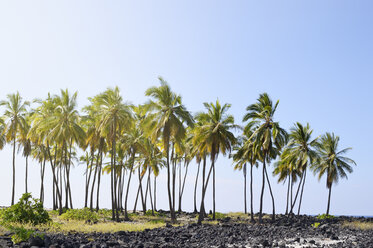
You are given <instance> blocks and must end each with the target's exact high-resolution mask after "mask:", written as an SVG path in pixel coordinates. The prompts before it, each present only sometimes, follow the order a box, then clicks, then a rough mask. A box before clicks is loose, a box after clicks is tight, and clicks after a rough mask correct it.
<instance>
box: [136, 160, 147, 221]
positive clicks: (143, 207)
mask: <svg viewBox="0 0 373 248" xmlns="http://www.w3.org/2000/svg"><path fill="white" fill-rule="evenodd" d="M138 173H139V189H140V196H141V203H142V211H143V213H144V214H145V212H146V205H145V200H144V193H143V190H142V178H143V175H141V172H140V166H139V167H138Z"/></svg>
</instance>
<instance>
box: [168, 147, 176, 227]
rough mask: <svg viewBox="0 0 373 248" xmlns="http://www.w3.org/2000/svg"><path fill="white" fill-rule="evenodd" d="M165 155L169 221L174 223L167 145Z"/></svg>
mask: <svg viewBox="0 0 373 248" xmlns="http://www.w3.org/2000/svg"><path fill="white" fill-rule="evenodd" d="M166 153H167V193H168V204H169V206H170V214H171V221H172V222H176V216H175V214H174V212H173V208H172V206H173V205H172V196H171V171H170V169H171V168H170V151H169V145H167V148H166Z"/></svg>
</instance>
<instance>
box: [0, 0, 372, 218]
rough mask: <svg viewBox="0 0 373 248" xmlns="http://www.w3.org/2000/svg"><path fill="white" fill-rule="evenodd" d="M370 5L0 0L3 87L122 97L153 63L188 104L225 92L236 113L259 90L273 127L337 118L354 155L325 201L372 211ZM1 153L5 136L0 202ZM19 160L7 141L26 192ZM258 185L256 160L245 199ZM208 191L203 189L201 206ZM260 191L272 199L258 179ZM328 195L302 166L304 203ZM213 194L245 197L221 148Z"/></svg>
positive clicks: (81, 97) (78, 170) (161, 193)
mask: <svg viewBox="0 0 373 248" xmlns="http://www.w3.org/2000/svg"><path fill="white" fill-rule="evenodd" d="M372 11H373V2H372V1H370V0H361V1H345V0H330V1H323V0H315V1H295V0H294V1H270V0H268V1H239V0H235V1H219V0H211V1H209V0H206V1H171V0H170V1H166V0H160V1H141V0H140V1H114V0H112V1H93V0H91V1H83V0H82V1H39V0H35V1H1V2H0V37H1V39H0V99H1V100H5V99H6V95H7V94H10V93H15V92H17V91H19V93H20V94H21V96H22V97H23V98H24V99H25V100H29V101H32V100H33V99H35V98H45V97H46V96H47V94H48V92H51V93H52V94H58V93H59V91H60V89H66V88H68V89H69V90H70V91H72V92H74V91H77V92H78V105H79V108H82V107H83V106H85V105H86V104H88V100H87V98H88V97H91V96H94V95H96V94H98V93H100V92H102V91H104V90H105V89H106V88H108V87H114V86H118V87H119V88H120V89H121V92H122V96H123V98H124V99H125V100H126V101H128V102H131V103H133V104H140V103H143V102H145V101H146V100H147V99H148V98H147V97H145V95H144V92H145V90H146V89H147V88H149V87H151V86H156V85H159V81H158V79H157V77H158V76H162V77H163V78H164V79H165V80H166V81H168V82H169V84H170V86H171V88H172V90H173V91H174V92H176V93H178V94H180V95H181V96H182V97H183V103H184V104H185V106H186V107H187V108H188V110H189V111H191V112H192V113H196V112H198V111H202V110H203V103H204V102H212V101H215V100H216V99H219V101H220V102H222V103H230V104H232V107H231V109H230V113H231V114H233V115H234V117H235V121H236V123H237V124H240V125H241V124H243V123H242V117H243V115H244V114H245V108H246V107H247V106H248V105H250V104H252V103H254V102H255V101H256V99H257V98H258V96H259V94H261V93H263V92H267V93H268V94H269V95H270V96H271V98H272V99H273V100H277V99H279V100H280V104H279V107H278V111H277V112H276V114H275V120H277V121H279V122H280V124H281V126H282V127H284V128H286V129H289V128H290V127H292V126H293V124H294V123H295V122H297V121H298V122H301V123H304V124H305V123H307V122H309V123H310V125H311V127H312V128H313V129H314V137H315V138H316V137H317V136H319V135H322V134H323V133H325V132H334V133H335V134H336V135H339V136H340V138H341V140H340V148H346V147H352V148H353V150H352V151H350V152H349V153H348V157H350V158H352V159H354V160H355V161H356V163H357V166H356V167H355V168H354V172H353V173H352V174H350V175H349V178H348V180H341V181H340V182H339V184H338V185H336V186H335V187H333V191H332V203H331V213H332V214H336V215H373V208H372V206H373V189H372V188H373V183H372V180H371V177H372V176H371V175H372V174H373V167H372V166H371V156H370V155H371V149H372V146H371V141H372V134H371V133H372V132H370V128H369V127H370V124H371V123H372V122H373V117H372V107H373V103H372V102H371V100H370V96H371V93H372V92H373V49H372V44H373V30H372V28H371V24H372V23H373V15H372V14H371V13H372ZM33 106H35V105H33ZM3 112H4V109H2V108H0V113H1V114H3ZM11 158H12V157H11V147H10V145H8V146H7V147H6V148H5V149H3V150H2V151H0V161H1V162H0V172H1V173H0V189H1V191H0V192H1V194H0V205H1V206H7V205H9V204H10V201H11V168H12V164H11V163H12V159H11ZM24 164H25V159H24V158H23V157H22V156H21V155H20V154H19V155H17V159H16V166H17V170H16V198H19V197H20V196H21V194H22V193H23V192H24V171H25V165H24ZM270 166H271V168H270V171H272V169H273V166H272V165H270ZM196 167H197V165H196V164H195V163H194V162H193V163H192V164H191V165H190V170H189V172H188V178H187V186H186V189H185V195H184V200H183V207H184V208H185V209H186V210H189V211H191V210H192V207H193V201H192V196H193V181H194V177H195V174H196ZM39 169H40V166H39V165H38V164H37V163H36V162H34V161H31V162H30V179H29V188H30V190H31V191H32V194H33V196H35V197H38V196H39V187H40V176H39V175H40V174H39V173H40V172H39ZM46 177H47V178H46V183H47V188H46V193H45V194H46V202H45V206H46V207H51V204H52V200H51V198H52V197H51V194H52V193H51V187H52V183H51V180H50V177H51V171H50V167H47V172H46ZM83 178H84V165H79V164H76V166H75V168H74V169H73V173H72V176H71V180H72V186H73V204H74V207H82V206H83V198H84V189H83V188H84V180H83ZM165 182H166V177H165V171H162V172H161V175H160V177H159V186H158V189H159V190H158V195H157V197H158V199H157V202H158V203H157V204H158V208H163V209H167V208H168V207H167V198H166V197H167V194H165V192H166V186H165ZM271 182H272V187H273V190H274V196H275V199H276V211H278V212H284V211H285V204H286V185H282V184H278V183H277V179H276V178H274V177H271ZM136 183H137V182H136V181H134V182H133V183H132V184H131V189H132V190H131V189H130V192H131V193H130V202H131V203H130V206H132V205H133V202H134V200H133V199H134V194H135V192H133V191H136V189H135V187H136ZM260 186H261V176H260V171H259V170H255V172H254V210H255V212H257V211H258V209H259V193H260ZM101 192H102V197H101V199H100V200H101V201H100V205H101V207H107V208H108V207H110V204H109V202H110V184H109V177H108V176H107V175H105V176H104V179H103V184H102V187H101ZM211 198H212V196H211V190H209V192H208V195H207V208H208V209H210V208H211ZM264 204H265V206H264V211H266V212H270V211H271V202H270V198H269V192H268V189H267V190H266V197H265V202H264ZM326 204H327V189H326V186H325V178H322V179H321V181H320V182H319V181H318V180H317V178H316V177H315V176H313V175H312V173H308V178H307V181H306V184H305V192H304V199H303V202H302V213H306V214H319V213H324V212H325V211H326ZM139 207H140V206H139ZM139 207H138V208H139ZM131 208H132V207H131ZM216 208H217V211H220V212H231V211H243V176H242V172H239V171H234V170H233V166H232V161H231V160H230V159H228V158H224V157H223V156H220V157H219V158H218V161H217V205H216Z"/></svg>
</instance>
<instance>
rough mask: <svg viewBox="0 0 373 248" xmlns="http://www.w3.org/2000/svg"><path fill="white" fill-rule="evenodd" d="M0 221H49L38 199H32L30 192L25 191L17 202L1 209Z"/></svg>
mask: <svg viewBox="0 0 373 248" xmlns="http://www.w3.org/2000/svg"><path fill="white" fill-rule="evenodd" d="M1 217H2V222H3V224H4V223H11V222H18V223H30V224H32V225H38V224H45V223H48V222H50V221H51V219H50V217H49V215H48V212H47V211H46V210H45V209H44V208H43V204H42V203H41V202H40V201H39V200H38V199H33V198H32V197H31V194H30V193H25V194H23V195H22V197H21V198H20V199H19V202H18V203H16V204H14V205H13V206H11V207H9V208H7V209H5V210H3V211H2V216H1Z"/></svg>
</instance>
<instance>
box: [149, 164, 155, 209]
mask: <svg viewBox="0 0 373 248" xmlns="http://www.w3.org/2000/svg"><path fill="white" fill-rule="evenodd" d="M150 170H151V168H150V167H149V175H148V187H149V199H150V206H151V207H152V216H154V205H153V199H152V187H151V183H150V174H151V173H150V172H151V171H150Z"/></svg>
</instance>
